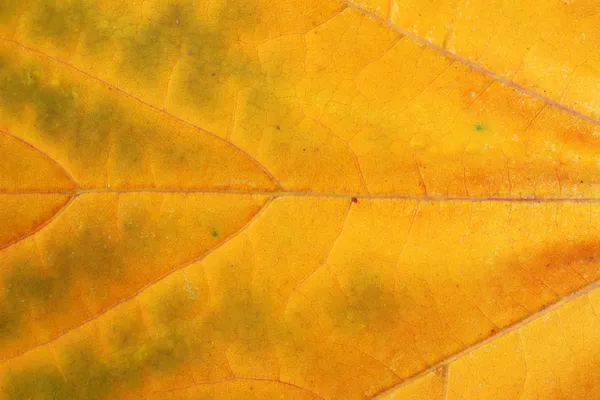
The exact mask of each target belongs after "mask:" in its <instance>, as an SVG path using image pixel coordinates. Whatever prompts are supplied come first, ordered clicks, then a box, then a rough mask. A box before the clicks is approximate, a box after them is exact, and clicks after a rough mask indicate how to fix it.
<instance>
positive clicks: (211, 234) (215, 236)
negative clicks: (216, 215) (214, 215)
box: [210, 228, 219, 239]
mask: <svg viewBox="0 0 600 400" xmlns="http://www.w3.org/2000/svg"><path fill="white" fill-rule="evenodd" d="M210 236H212V237H214V238H215V239H217V238H218V237H219V231H217V230H216V229H215V228H212V229H211V230H210Z"/></svg>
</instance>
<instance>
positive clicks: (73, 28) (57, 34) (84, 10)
mask: <svg viewBox="0 0 600 400" xmlns="http://www.w3.org/2000/svg"><path fill="white" fill-rule="evenodd" d="M31 9H32V10H33V13H34V14H33V18H32V24H31V27H30V28H31V31H32V33H33V34H34V35H35V36H37V37H40V38H43V39H52V40H54V41H56V42H60V43H61V44H62V45H67V44H72V43H74V42H75V41H76V40H77V39H78V37H79V33H80V32H81V30H82V29H83V28H84V27H85V24H86V16H87V15H88V13H89V12H91V11H92V10H90V9H89V8H88V6H87V5H86V4H85V2H83V1H80V0H71V1H67V2H56V1H46V0H40V1H38V2H37V4H35V5H32V6H31Z"/></svg>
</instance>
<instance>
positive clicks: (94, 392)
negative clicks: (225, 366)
mask: <svg viewBox="0 0 600 400" xmlns="http://www.w3.org/2000/svg"><path fill="white" fill-rule="evenodd" d="M57 356H58V360H59V363H60V365H61V369H60V370H58V368H57V367H56V366H55V365H54V364H49V363H48V361H42V362H41V363H40V365H39V366H38V367H35V368H24V369H21V370H18V371H15V372H13V373H10V374H6V375H4V377H3V382H2V383H1V385H0V387H1V388H2V394H3V396H2V397H1V398H2V399H6V400H8V399H10V400H13V399H14V400H17V399H19V400H21V399H22V400H25V399H44V400H45V399H48V400H51V399H52V400H54V399H65V400H66V399H69V400H71V399H82V400H83V399H85V400H97V399H98V400H99V399H106V398H114V396H115V391H116V390H117V389H118V388H124V387H130V388H134V387H136V386H139V385H140V384H142V383H143V377H144V375H145V374H146V373H148V372H152V371H156V372H158V373H161V372H164V371H173V370H176V369H177V367H178V366H180V365H181V364H182V363H183V362H185V361H186V360H187V359H189V357H190V351H189V349H188V346H187V345H186V342H185V337H184V335H183V334H182V333H181V332H180V331H179V330H177V328H169V329H168V330H166V331H164V332H162V333H161V334H160V335H157V336H155V337H153V338H152V339H150V340H144V341H139V340H133V341H131V342H130V343H129V344H128V345H126V346H124V347H120V348H119V349H118V350H117V351H116V352H110V354H109V355H102V356H101V355H99V354H97V353H96V352H95V351H94V350H92V349H91V348H89V347H86V346H85V345H83V344H80V345H74V346H70V347H67V348H64V349H62V350H60V351H59V352H58V354H57Z"/></svg>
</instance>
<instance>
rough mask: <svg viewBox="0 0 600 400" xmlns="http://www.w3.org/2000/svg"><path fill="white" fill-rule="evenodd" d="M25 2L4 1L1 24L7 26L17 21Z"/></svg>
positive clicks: (0, 13) (1, 8) (0, 16)
mask: <svg viewBox="0 0 600 400" xmlns="http://www.w3.org/2000/svg"><path fill="white" fill-rule="evenodd" d="M23 3H24V2H23V1H20V0H3V1H2V3H0V23H2V24H3V25H7V24H8V23H9V22H13V21H15V20H17V17H18V15H19V14H20V11H21V6H22V4H23Z"/></svg>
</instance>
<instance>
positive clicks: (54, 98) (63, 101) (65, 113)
mask: <svg viewBox="0 0 600 400" xmlns="http://www.w3.org/2000/svg"><path fill="white" fill-rule="evenodd" d="M33 100H34V104H35V105H36V108H37V124H38V127H39V129H41V130H43V131H44V132H46V133H48V134H51V135H63V134H65V133H70V132H74V131H75V128H76V127H77V125H78V122H81V121H82V120H83V118H82V117H81V115H82V114H83V115H85V113H83V112H82V111H83V110H81V109H80V108H79V107H78V105H79V102H78V94H77V92H76V90H75V88H73V87H71V86H69V85H61V84H60V83H58V84H56V85H51V86H41V87H40V88H39V89H38V90H36V91H35V94H34V99H33ZM84 118H85V117H84Z"/></svg>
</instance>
